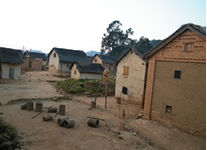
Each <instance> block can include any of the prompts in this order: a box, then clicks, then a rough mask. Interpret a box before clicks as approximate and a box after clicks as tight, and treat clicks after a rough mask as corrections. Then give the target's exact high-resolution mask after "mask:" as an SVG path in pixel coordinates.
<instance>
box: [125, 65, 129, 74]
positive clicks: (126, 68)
mask: <svg viewBox="0 0 207 150" xmlns="http://www.w3.org/2000/svg"><path fill="white" fill-rule="evenodd" d="M124 75H129V67H126V66H124Z"/></svg>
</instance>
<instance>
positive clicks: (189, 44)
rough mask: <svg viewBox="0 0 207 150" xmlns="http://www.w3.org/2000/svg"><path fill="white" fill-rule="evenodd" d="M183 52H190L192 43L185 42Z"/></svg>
mask: <svg viewBox="0 0 207 150" xmlns="http://www.w3.org/2000/svg"><path fill="white" fill-rule="evenodd" d="M184 51H185V52H192V44H191V43H185V49H184Z"/></svg>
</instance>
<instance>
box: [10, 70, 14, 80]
mask: <svg viewBox="0 0 207 150" xmlns="http://www.w3.org/2000/svg"><path fill="white" fill-rule="evenodd" d="M9 79H14V68H10V69H9Z"/></svg>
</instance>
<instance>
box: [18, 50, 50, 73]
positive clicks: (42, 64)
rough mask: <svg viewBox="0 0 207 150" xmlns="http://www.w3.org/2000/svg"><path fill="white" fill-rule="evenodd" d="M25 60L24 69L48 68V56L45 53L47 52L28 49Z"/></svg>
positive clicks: (24, 55)
mask: <svg viewBox="0 0 207 150" xmlns="http://www.w3.org/2000/svg"><path fill="white" fill-rule="evenodd" d="M23 60H24V63H23V64H22V70H23V71H31V70H45V68H46V63H47V56H46V55H45V53H37V52H29V51H26V52H24V54H23Z"/></svg>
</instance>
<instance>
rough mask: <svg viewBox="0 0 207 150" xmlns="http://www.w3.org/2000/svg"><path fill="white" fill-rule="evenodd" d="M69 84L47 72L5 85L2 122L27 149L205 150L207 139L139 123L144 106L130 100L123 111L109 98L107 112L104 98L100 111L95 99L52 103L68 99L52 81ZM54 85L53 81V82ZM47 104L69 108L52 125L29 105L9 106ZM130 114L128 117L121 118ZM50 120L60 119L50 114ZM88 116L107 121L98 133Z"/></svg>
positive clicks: (0, 96) (0, 89)
mask: <svg viewBox="0 0 207 150" xmlns="http://www.w3.org/2000/svg"><path fill="white" fill-rule="evenodd" d="M58 80H64V78H57V77H54V76H52V75H51V74H49V73H48V72H27V73H25V74H23V75H22V76H21V79H20V80H17V81H13V80H0V102H1V103H2V104H3V105H2V106H0V112H1V113H3V114H2V115H1V116H0V117H2V118H3V120H4V121H6V122H8V123H9V124H11V125H12V126H14V127H15V128H16V129H17V131H18V135H19V138H20V142H21V145H22V149H24V150H37V149H38V150H47V149H48V150H58V149H62V150H68V149H70V150H88V149H90V150H134V149H139V150H165V149H166V150H204V149H205V147H206V141H205V139H202V138H200V137H196V136H193V135H190V134H187V133H185V132H183V131H180V130H178V129H176V128H167V127H165V126H162V125H160V124H159V123H157V122H154V121H149V120H144V119H135V118H137V116H138V114H139V113H140V112H141V110H142V109H141V107H140V106H139V105H135V104H133V103H130V102H128V101H123V102H122V104H121V106H119V105H118V104H117V103H116V99H115V98H114V97H108V98H107V100H108V101H107V102H108V103H107V109H105V107H104V106H105V105H104V104H105V103H104V102H105V101H104V100H105V99H104V97H98V99H97V105H96V108H95V109H90V103H91V101H92V100H94V97H87V96H75V95H73V96H72V100H56V99H53V100H48V99H49V98H52V97H57V96H63V95H62V94H63V93H62V92H61V93H60V91H57V90H56V89H55V87H54V83H53V82H51V81H58ZM48 81H50V82H48ZM32 98H33V101H34V102H36V101H41V102H43V107H49V106H52V105H53V106H56V107H57V108H58V107H59V105H60V104H65V105H66V114H65V115H64V116H60V115H57V116H56V117H55V119H54V120H53V121H49V122H44V121H43V120H42V117H43V116H44V115H48V113H47V112H44V113H41V114H40V115H38V116H36V117H35V118H34V119H32V116H34V115H35V114H37V112H35V111H26V110H21V109H20V105H21V104H23V103H25V101H17V102H15V103H12V104H9V105H8V104H7V102H9V101H11V100H15V99H32ZM119 107H121V111H122V110H123V109H125V112H126V116H125V118H124V119H123V118H120V117H119ZM50 114H51V115H53V116H54V115H55V114H52V113H50ZM65 116H68V117H70V118H73V119H74V121H75V126H74V128H64V127H60V126H58V125H57V123H56V122H57V119H58V118H62V117H65ZM87 117H97V118H101V119H104V121H101V120H100V122H99V127H98V128H92V127H89V126H88V125H87V122H88V118H87ZM121 121H124V122H125V127H126V128H125V131H120V132H119V125H120V122H121Z"/></svg>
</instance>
